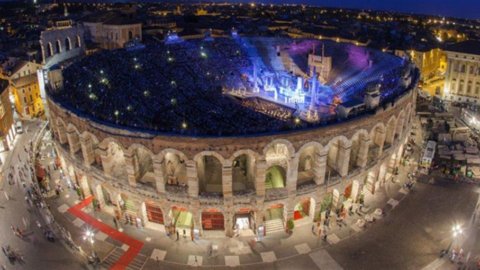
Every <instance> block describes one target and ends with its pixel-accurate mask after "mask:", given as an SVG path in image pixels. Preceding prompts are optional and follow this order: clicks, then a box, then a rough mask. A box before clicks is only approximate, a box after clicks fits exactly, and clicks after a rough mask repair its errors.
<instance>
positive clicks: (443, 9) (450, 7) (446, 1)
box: [269, 0, 480, 19]
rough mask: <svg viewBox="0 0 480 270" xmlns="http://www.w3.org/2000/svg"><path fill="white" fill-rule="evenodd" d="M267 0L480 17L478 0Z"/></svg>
mask: <svg viewBox="0 0 480 270" xmlns="http://www.w3.org/2000/svg"><path fill="white" fill-rule="evenodd" d="M269 2H271V3H285V2H286V3H305V4H311V5H318V6H330V7H347V8H360V9H377V10H389V11H398V12H413V13H422V14H432V15H441V16H453V17H460V18H470V19H480V0H270V1H269Z"/></svg>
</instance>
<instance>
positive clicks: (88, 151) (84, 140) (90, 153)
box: [80, 136, 95, 168]
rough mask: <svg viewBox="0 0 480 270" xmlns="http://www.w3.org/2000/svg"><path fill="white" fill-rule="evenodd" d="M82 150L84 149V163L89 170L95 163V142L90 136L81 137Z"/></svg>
mask: <svg viewBox="0 0 480 270" xmlns="http://www.w3.org/2000/svg"><path fill="white" fill-rule="evenodd" d="M80 148H81V149H82V156H83V163H84V164H85V166H86V167H87V168H88V167H90V165H92V163H93V162H94V161H95V152H94V149H93V141H92V139H91V138H90V136H85V137H84V136H81V137H80Z"/></svg>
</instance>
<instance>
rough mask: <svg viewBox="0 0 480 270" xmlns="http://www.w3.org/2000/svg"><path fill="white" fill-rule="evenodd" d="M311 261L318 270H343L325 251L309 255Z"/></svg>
mask: <svg viewBox="0 0 480 270" xmlns="http://www.w3.org/2000/svg"><path fill="white" fill-rule="evenodd" d="M309 256H310V258H311V259H312V261H313V262H314V263H315V264H316V265H317V266H318V268H319V269H322V270H323V269H328V270H343V268H342V267H341V266H340V265H339V264H338V263H337V262H336V261H335V260H334V259H333V258H332V256H330V254H328V252H327V251H326V250H325V249H321V250H319V251H315V252H312V253H310V254H309Z"/></svg>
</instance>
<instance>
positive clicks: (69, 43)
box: [65, 37, 72, 51]
mask: <svg viewBox="0 0 480 270" xmlns="http://www.w3.org/2000/svg"><path fill="white" fill-rule="evenodd" d="M71 49H72V41H71V40H70V37H66V38H65V51H70V50H71Z"/></svg>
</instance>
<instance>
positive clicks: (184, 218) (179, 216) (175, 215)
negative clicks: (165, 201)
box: [169, 206, 194, 237]
mask: <svg viewBox="0 0 480 270" xmlns="http://www.w3.org/2000/svg"><path fill="white" fill-rule="evenodd" d="M169 216H170V218H171V219H172V222H173V226H175V229H177V230H178V232H179V233H180V234H181V235H183V232H185V236H186V237H187V235H188V236H190V234H188V233H190V231H189V230H191V229H193V226H194V223H193V215H192V213H190V212H188V210H187V208H184V207H178V206H173V207H172V209H171V210H170V212H169ZM180 230H183V232H182V231H180Z"/></svg>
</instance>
